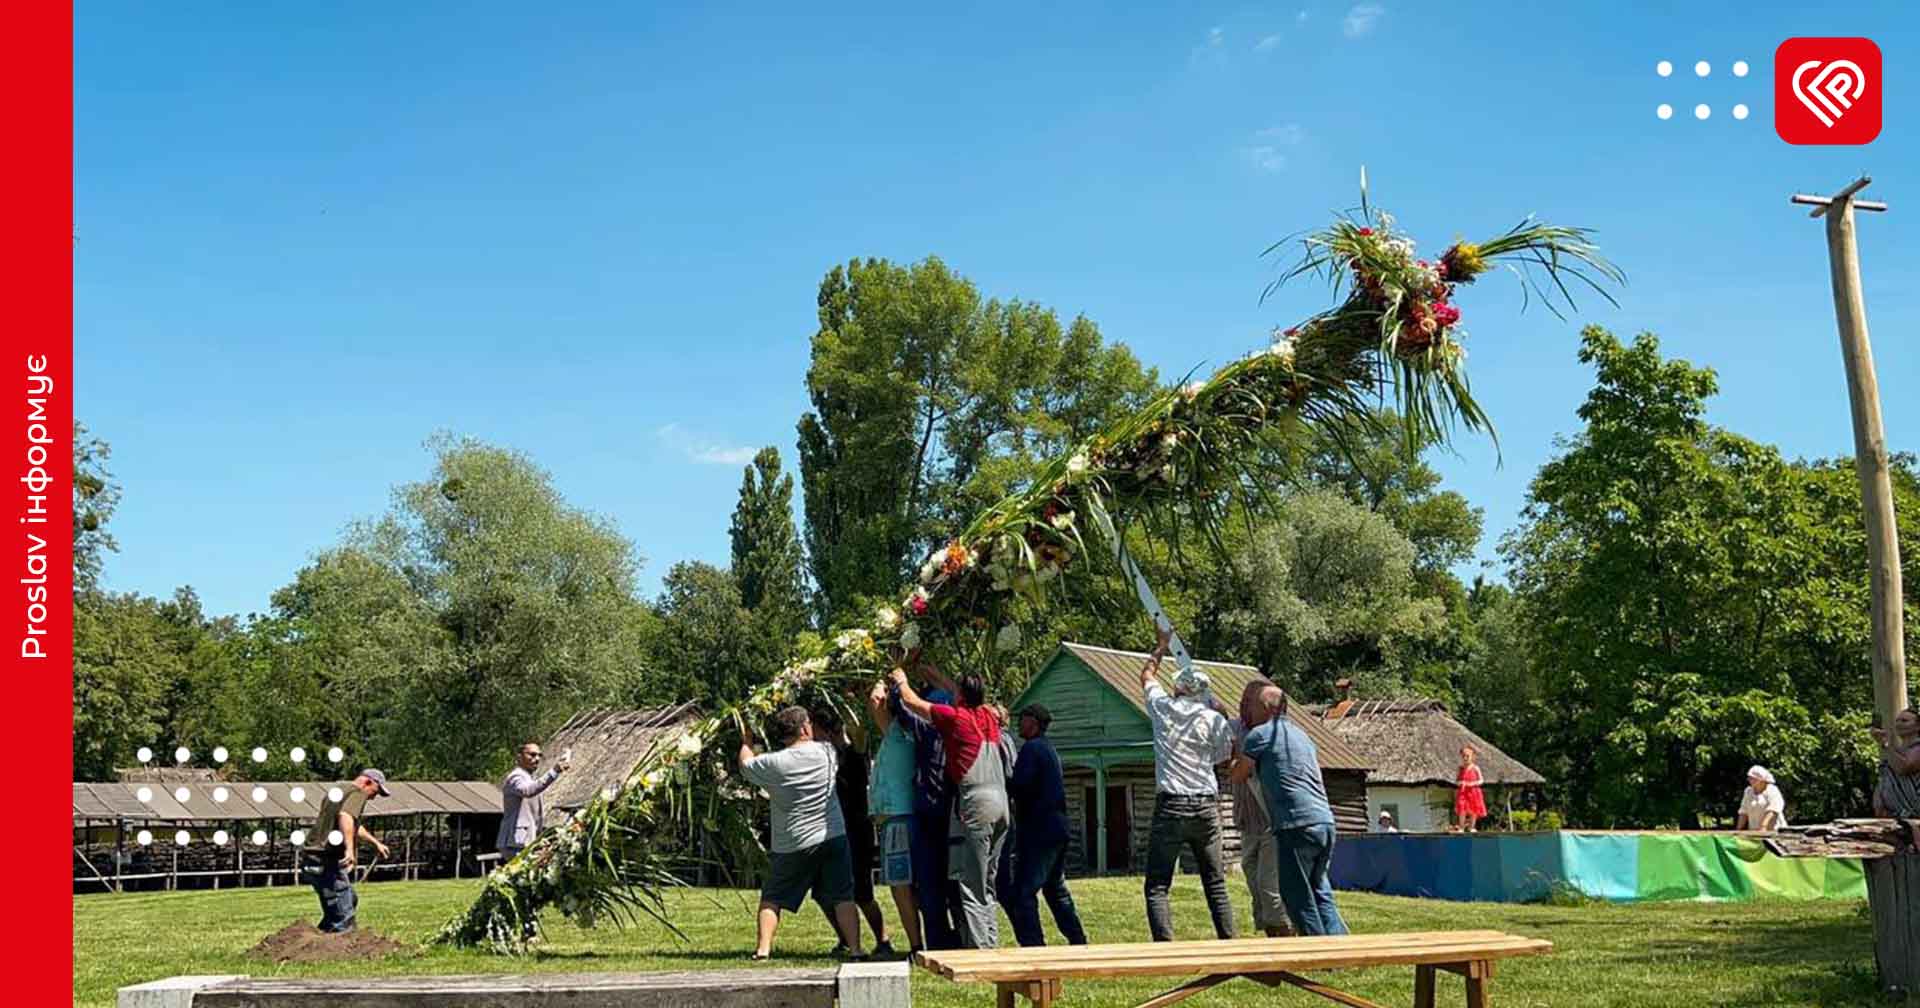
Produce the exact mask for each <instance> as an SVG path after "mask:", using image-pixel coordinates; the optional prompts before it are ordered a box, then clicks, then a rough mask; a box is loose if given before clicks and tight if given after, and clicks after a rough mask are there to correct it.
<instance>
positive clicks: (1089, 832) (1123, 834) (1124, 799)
mask: <svg viewBox="0 0 1920 1008" xmlns="http://www.w3.org/2000/svg"><path fill="white" fill-rule="evenodd" d="M1082 800H1083V801H1084V802H1085V804H1084V805H1082V806H1081V807H1082V808H1084V809H1086V816H1085V818H1086V832H1085V834H1084V836H1083V837H1082V840H1083V841H1084V844H1083V845H1082V846H1081V848H1080V849H1081V850H1084V851H1086V852H1087V873H1088V874H1090V875H1091V874H1094V873H1096V872H1098V871H1099V869H1100V862H1099V860H1098V858H1099V855H1098V854H1096V853H1094V852H1095V851H1098V850H1099V849H1100V847H1101V844H1102V838H1101V837H1100V836H1099V829H1100V818H1099V815H1098V814H1097V812H1096V810H1097V809H1098V808H1099V807H1100V806H1099V805H1098V804H1097V802H1098V800H1099V790H1098V789H1097V788H1094V787H1088V788H1086V789H1085V790H1084V792H1083V794H1082ZM1104 843H1105V846H1106V849H1107V873H1108V874H1111V875H1125V874H1127V873H1129V872H1131V871H1132V870H1133V794H1132V788H1131V787H1130V786H1128V785H1126V784H1109V785H1107V835H1106V837H1105V840H1104Z"/></svg>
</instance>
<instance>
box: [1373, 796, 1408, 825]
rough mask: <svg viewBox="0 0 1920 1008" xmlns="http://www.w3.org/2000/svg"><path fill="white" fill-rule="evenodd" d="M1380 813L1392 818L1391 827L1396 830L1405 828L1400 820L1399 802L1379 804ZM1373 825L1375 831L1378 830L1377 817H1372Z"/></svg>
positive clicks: (1378, 820)
mask: <svg viewBox="0 0 1920 1008" xmlns="http://www.w3.org/2000/svg"><path fill="white" fill-rule="evenodd" d="M1380 811H1382V812H1385V813H1386V814H1388V815H1390V816H1392V817H1393V825H1394V827H1395V828H1396V829H1406V828H1407V827H1406V825H1405V824H1404V823H1403V822H1402V821H1401V819H1400V803H1399V802H1382V803H1381V804H1380ZM1373 825H1374V828H1375V829H1379V828H1380V817H1379V816H1374V821H1373Z"/></svg>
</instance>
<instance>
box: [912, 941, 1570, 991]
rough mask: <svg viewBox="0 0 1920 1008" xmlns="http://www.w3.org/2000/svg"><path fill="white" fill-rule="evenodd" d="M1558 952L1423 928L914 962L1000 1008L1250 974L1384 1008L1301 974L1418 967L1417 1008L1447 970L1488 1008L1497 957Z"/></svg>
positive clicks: (1204, 986)
mask: <svg viewBox="0 0 1920 1008" xmlns="http://www.w3.org/2000/svg"><path fill="white" fill-rule="evenodd" d="M1552 951H1553V943H1552V942H1548V941H1542V940H1540V939H1537V938H1522V937H1519V936H1517V935H1510V934H1504V933H1502V932H1499V931H1420V932H1403V933H1397V934H1367V935H1341V936H1337V937H1313V938H1242V939H1236V940H1234V941H1187V942H1141V943H1135V944H1126V945H1064V946H1063V945H1049V946H1046V947H1044V948H1008V949H962V950H956V951H950V952H921V953H917V954H916V955H915V956H914V962H916V963H918V964H919V965H920V966H921V967H923V968H925V969H927V970H931V971H932V972H934V973H937V974H939V975H940V976H943V977H946V978H947V979H949V980H954V981H958V982H961V983H991V984H993V985H994V986H995V988H996V991H997V993H998V999H997V1001H996V1004H997V1005H998V1006H999V1008H1014V1005H1015V999H1016V998H1025V999H1026V1000H1027V1001H1029V1002H1031V1003H1032V1004H1034V1005H1035V1006H1037V1008H1051V1006H1052V1005H1053V1003H1054V1001H1055V1000H1056V999H1058V998H1059V997H1060V989H1061V984H1062V983H1063V982H1064V981H1066V980H1088V979H1113V978H1118V977H1138V976H1169V977H1190V978H1191V979H1189V980H1188V981H1187V982H1186V983H1183V984H1181V985H1180V986H1178V987H1175V988H1173V989H1172V990H1170V991H1167V992H1166V993H1164V994H1161V995H1159V996H1157V997H1153V998H1149V999H1148V1000H1146V1001H1143V1002H1141V1003H1140V1005H1139V1006H1138V1008H1165V1006H1166V1005H1171V1004H1174V1003H1176V1002H1179V1001H1184V1000H1186V999H1187V998H1190V997H1192V996H1194V995H1195V994H1198V993H1200V992H1201V991H1205V990H1209V989H1211V988H1214V987H1217V986H1219V985H1221V984H1223V983H1226V982H1227V981H1229V980H1232V979H1234V978H1236V977H1246V978H1247V979H1249V980H1253V981H1256V982H1259V983H1263V984H1265V985H1267V986H1268V987H1279V986H1281V985H1283V984H1288V985H1292V986H1294V987H1298V988H1300V989H1302V990H1305V991H1310V992H1312V993H1314V994H1318V995H1320V996H1321V997H1324V998H1326V999H1328V1000H1330V1001H1336V1002H1339V1003H1340V1004H1343V1005H1349V1006H1351V1008H1381V1006H1380V1005H1377V1004H1375V1003H1374V1002H1372V1001H1368V1000H1366V999H1364V998H1361V997H1357V996H1355V995H1353V994H1348V993H1346V992H1345V991H1341V990H1336V989H1334V988H1332V987H1329V986H1327V985H1326V984H1323V983H1319V982H1317V981H1314V980H1309V979H1307V978H1306V977H1303V976H1301V975H1300V974H1301V973H1304V972H1308V971H1312V970H1329V969H1356V968H1364V967H1368V966H1412V967H1413V968H1414V981H1413V1003H1414V1006H1415V1008H1433V1003H1434V1001H1433V998H1434V979H1435V975H1436V973H1438V972H1440V971H1443V970H1444V971H1446V972H1449V973H1458V974H1459V975H1460V976H1462V977H1465V978H1466V984H1467V1004H1468V1005H1469V1006H1470V1008H1483V1006H1485V1005H1486V1004H1487V987H1488V982H1489V981H1491V980H1492V979H1493V969H1494V963H1495V962H1496V961H1498V960H1500V959H1506V958H1509V957H1512V956H1523V955H1544V954H1546V953H1548V952H1552Z"/></svg>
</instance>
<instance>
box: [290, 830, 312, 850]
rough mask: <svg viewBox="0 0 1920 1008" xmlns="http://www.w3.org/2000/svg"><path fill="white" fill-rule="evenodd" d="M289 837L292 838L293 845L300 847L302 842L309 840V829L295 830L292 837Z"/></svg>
mask: <svg viewBox="0 0 1920 1008" xmlns="http://www.w3.org/2000/svg"><path fill="white" fill-rule="evenodd" d="M287 839H289V840H292V841H293V845H294V846H295V847H298V846H300V845H301V844H303V843H306V842H307V831H306V830H303V829H297V830H294V831H293V835H292V836H291V837H288V838H287Z"/></svg>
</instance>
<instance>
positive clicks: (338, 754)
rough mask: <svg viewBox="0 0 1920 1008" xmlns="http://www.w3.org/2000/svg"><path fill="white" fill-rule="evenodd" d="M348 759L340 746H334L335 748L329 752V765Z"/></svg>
mask: <svg viewBox="0 0 1920 1008" xmlns="http://www.w3.org/2000/svg"><path fill="white" fill-rule="evenodd" d="M346 758H347V754H346V753H345V752H343V751H341V749H340V747H339V746H334V747H333V748H331V749H329V750H327V762H329V763H338V762H340V761H341V760H343V759H346Z"/></svg>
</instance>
